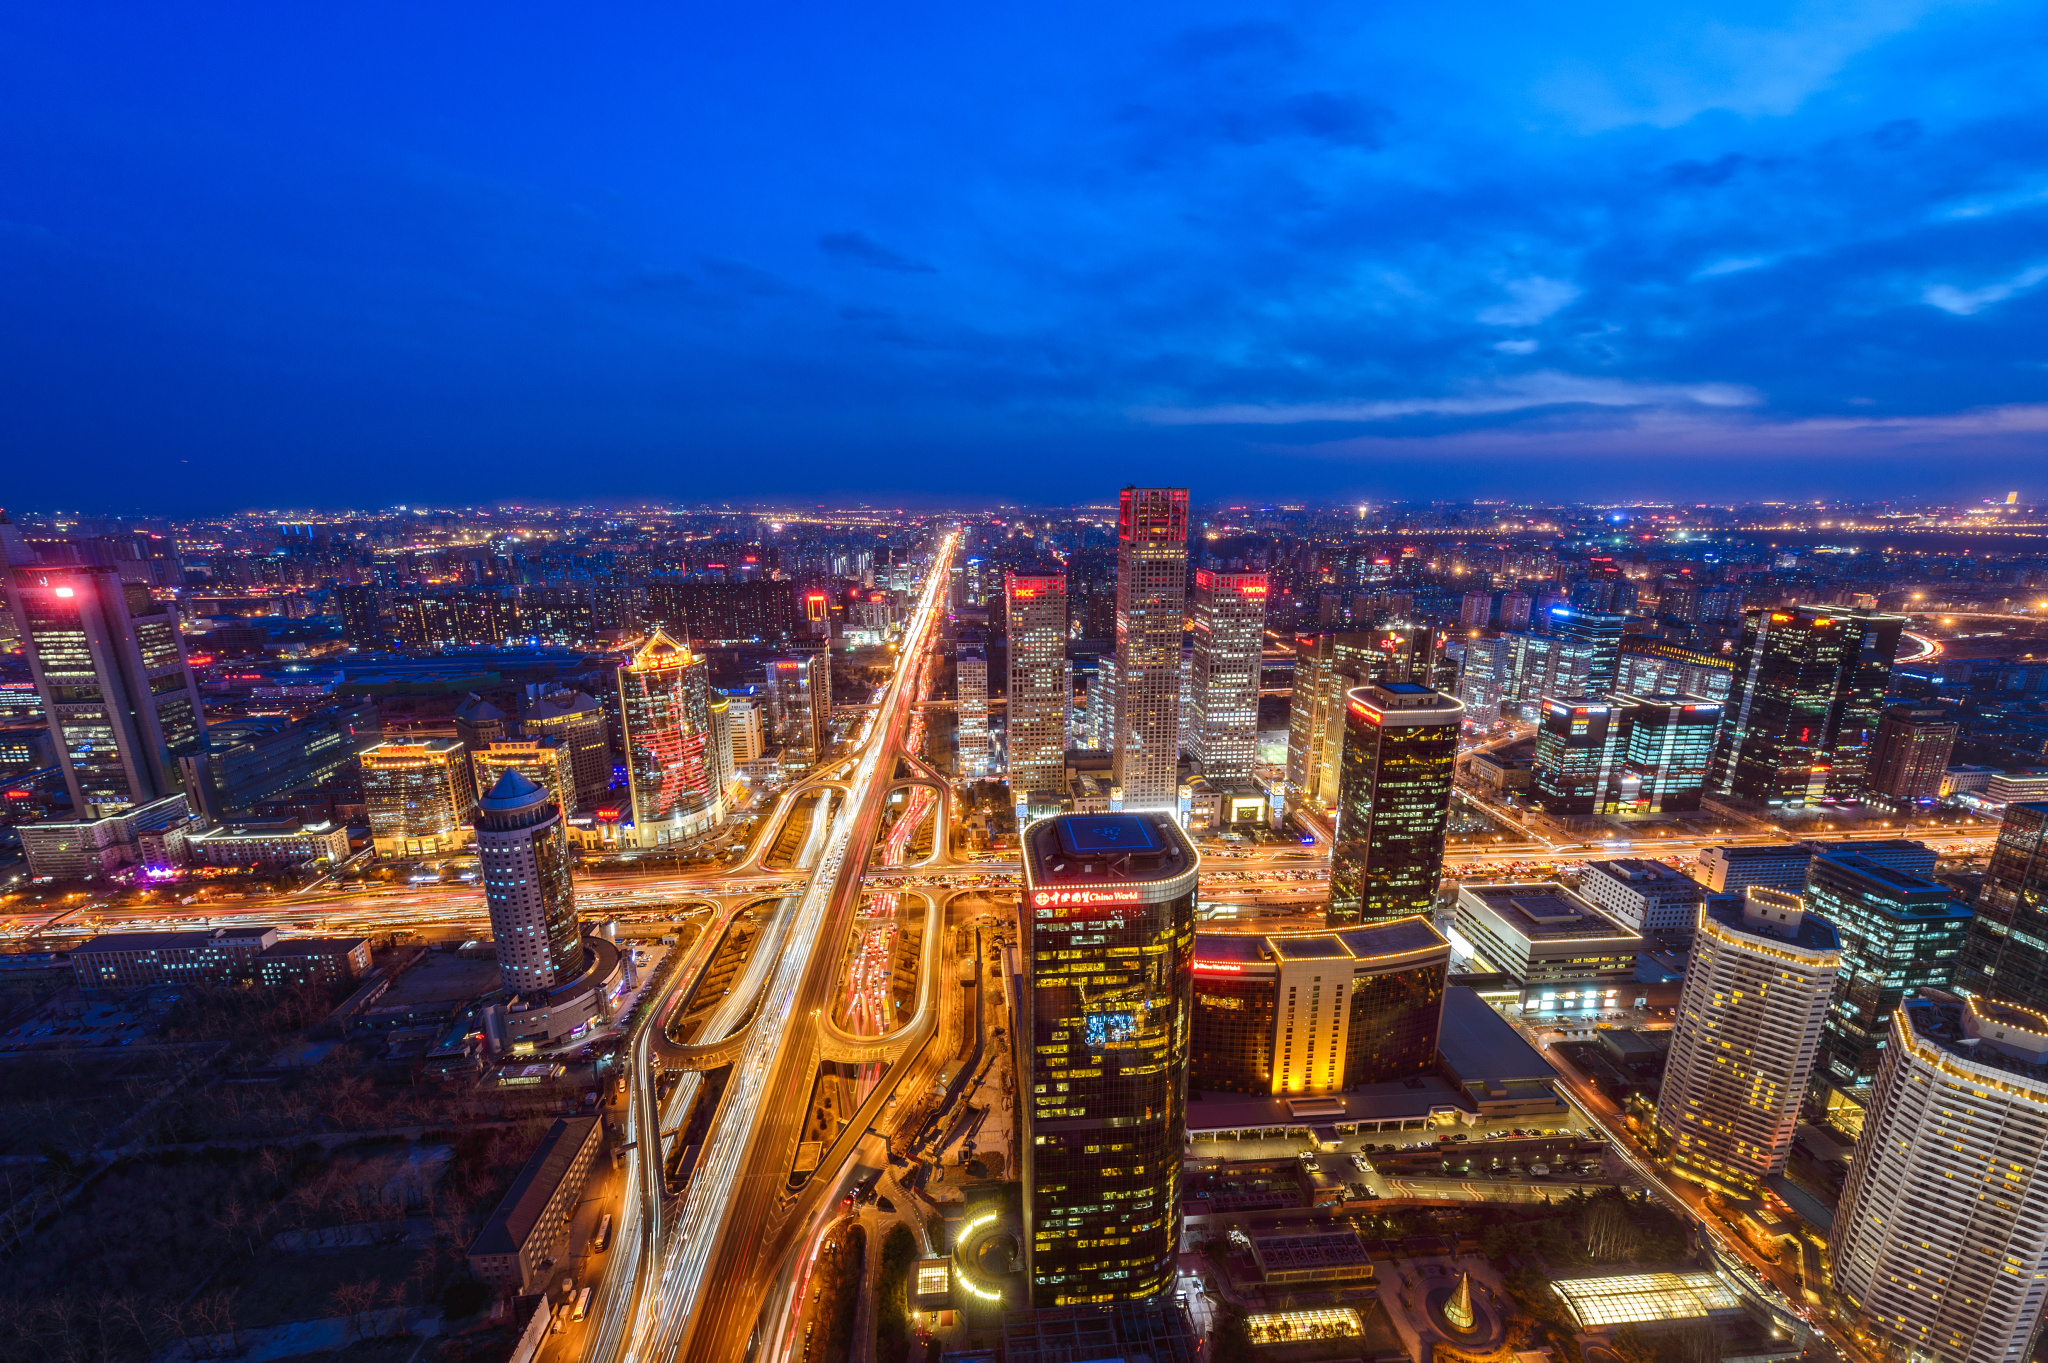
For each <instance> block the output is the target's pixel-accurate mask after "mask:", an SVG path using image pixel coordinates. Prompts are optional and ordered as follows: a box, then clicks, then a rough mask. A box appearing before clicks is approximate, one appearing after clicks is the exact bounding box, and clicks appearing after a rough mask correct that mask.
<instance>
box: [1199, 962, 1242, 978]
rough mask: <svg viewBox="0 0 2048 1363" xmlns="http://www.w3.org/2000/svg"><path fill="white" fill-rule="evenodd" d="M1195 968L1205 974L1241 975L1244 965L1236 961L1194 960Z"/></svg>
mask: <svg viewBox="0 0 2048 1363" xmlns="http://www.w3.org/2000/svg"><path fill="white" fill-rule="evenodd" d="M1195 969H1196V970H1197V971H1199V972H1201V973H1202V974H1205V975H1242V974H1243V973H1244V967H1243V966H1241V965H1239V964H1238V963H1237V962H1236V961H1196V962H1195Z"/></svg>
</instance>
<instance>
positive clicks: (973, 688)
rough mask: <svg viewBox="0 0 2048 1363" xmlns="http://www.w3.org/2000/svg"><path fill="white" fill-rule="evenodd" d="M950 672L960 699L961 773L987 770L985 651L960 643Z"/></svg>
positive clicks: (965, 774)
mask: <svg viewBox="0 0 2048 1363" xmlns="http://www.w3.org/2000/svg"><path fill="white" fill-rule="evenodd" d="M953 675H954V677H955V679H956V683H957V688H958V691H959V699H960V710H959V714H960V726H959V730H958V733H959V744H960V774H961V775H962V776H966V777H979V776H984V775H986V774H987V773H988V759H989V746H988V650H987V649H985V648H981V647H978V646H969V645H965V644H963V645H962V646H961V648H960V651H959V652H958V653H957V654H955V655H954V660H953Z"/></svg>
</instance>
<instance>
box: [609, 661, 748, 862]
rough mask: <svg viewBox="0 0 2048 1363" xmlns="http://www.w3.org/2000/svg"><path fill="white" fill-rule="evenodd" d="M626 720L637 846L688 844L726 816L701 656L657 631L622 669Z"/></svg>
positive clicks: (621, 698) (623, 716)
mask: <svg viewBox="0 0 2048 1363" xmlns="http://www.w3.org/2000/svg"><path fill="white" fill-rule="evenodd" d="M619 715H620V718H621V720H622V721H623V722H624V725H625V733H624V737H625V748H626V775H627V777H628V779H629V781H630V782H631V785H632V795H633V840H634V842H635V844H636V845H638V846H640V847H659V846H662V845H664V844H667V843H671V842H682V841H687V840H689V839H692V838H696V837H699V836H701V835H702V834H704V833H705V832H706V831H707V830H709V829H710V828H711V827H712V826H713V825H715V824H717V823H718V822H719V821H720V820H722V819H723V818H724V817H725V798H724V792H723V791H722V790H720V789H719V787H718V784H717V782H718V776H717V771H716V760H715V758H714V756H713V754H712V748H711V743H712V733H711V686H710V681H709V674H708V671H707V669H706V667H705V663H704V660H703V659H702V658H699V657H697V656H696V655H695V654H693V653H691V652H690V650H689V649H688V648H686V647H685V646H684V645H682V644H679V643H677V642H676V641H675V640H673V639H671V638H669V637H668V636H667V635H666V634H663V633H662V632H661V631H660V630H656V631H655V632H654V635H653V637H651V638H650V639H648V641H647V642H646V643H644V644H642V645H641V646H640V648H639V650H638V651H636V652H635V653H634V654H633V658H632V661H630V662H626V663H621V664H620V665H619Z"/></svg>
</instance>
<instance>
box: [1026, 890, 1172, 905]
mask: <svg viewBox="0 0 2048 1363" xmlns="http://www.w3.org/2000/svg"><path fill="white" fill-rule="evenodd" d="M1031 902H1032V904H1033V905H1034V906H1035V907H1037V908H1041V909H1043V908H1047V907H1050V906H1052V905H1055V904H1079V905H1087V904H1139V903H1143V902H1144V901H1143V900H1142V899H1141V898H1140V897H1139V893H1138V891H1136V890H1036V891H1033V893H1032V895H1031Z"/></svg>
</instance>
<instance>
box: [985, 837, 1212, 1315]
mask: <svg viewBox="0 0 2048 1363" xmlns="http://www.w3.org/2000/svg"><path fill="white" fill-rule="evenodd" d="M1199 863H1200V857H1199V856H1198V855H1197V854H1196V852H1195V848H1194V844H1192V843H1190V842H1189V841H1188V839H1187V835H1186V834H1185V833H1183V832H1182V831H1181V829H1180V825H1179V824H1178V823H1177V822H1176V821H1175V820H1174V818H1173V816H1172V815H1170V814H1164V813H1159V814H1152V813H1147V814H1063V815H1058V816H1055V817H1053V818H1049V819H1041V820H1039V821H1038V822H1037V823H1034V824H1032V825H1030V826H1029V827H1028V828H1026V829H1025V830H1024V913H1025V919H1024V921H1025V923H1026V925H1027V926H1026V928H1025V931H1024V938H1023V940H1024V950H1025V957H1026V960H1025V967H1024V988H1025V1002H1024V1005H1023V1011H1024V1013H1025V1016H1024V1018H1023V1019H1022V1020H1021V1021H1020V1024H1019V1026H1018V1028H1017V1032H1018V1036H1017V1044H1018V1046H1019V1048H1020V1051H1021V1052H1022V1053H1021V1054H1020V1056H1019V1064H1018V1072H1019V1073H1020V1074H1024V1075H1028V1076H1029V1079H1028V1081H1027V1082H1028V1083H1029V1086H1030V1092H1029V1095H1028V1097H1027V1104H1028V1105H1027V1106H1026V1108H1025V1126H1024V1133H1023V1137H1024V1138H1023V1140H1022V1142H1021V1145H1022V1148H1023V1154H1024V1221H1025V1232H1026V1249H1025V1256H1026V1266H1027V1269H1028V1273H1029V1276H1030V1280H1031V1304H1032V1305H1033V1306H1087V1305H1103V1304H1107V1303H1112V1302H1123V1301H1141V1300H1145V1299H1148V1298H1152V1297H1157V1296H1159V1295H1160V1294H1162V1293H1164V1292H1165V1291H1166V1290H1167V1289H1168V1288H1170V1287H1171V1286H1172V1284H1173V1276H1174V1263H1175V1259H1176V1256H1177V1255H1178V1253H1179V1248H1180V1169H1181V1158H1182V1155H1183V1154H1184V1152H1185V1148H1186V1139H1187V1073H1188V1045H1189V1040H1190V1035H1191V1032H1192V1030H1193V1017H1192V1008H1193V997H1192V995H1193V984H1194V972H1193V967H1194V959H1195V882H1196V873H1197V867H1198V866H1199Z"/></svg>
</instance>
